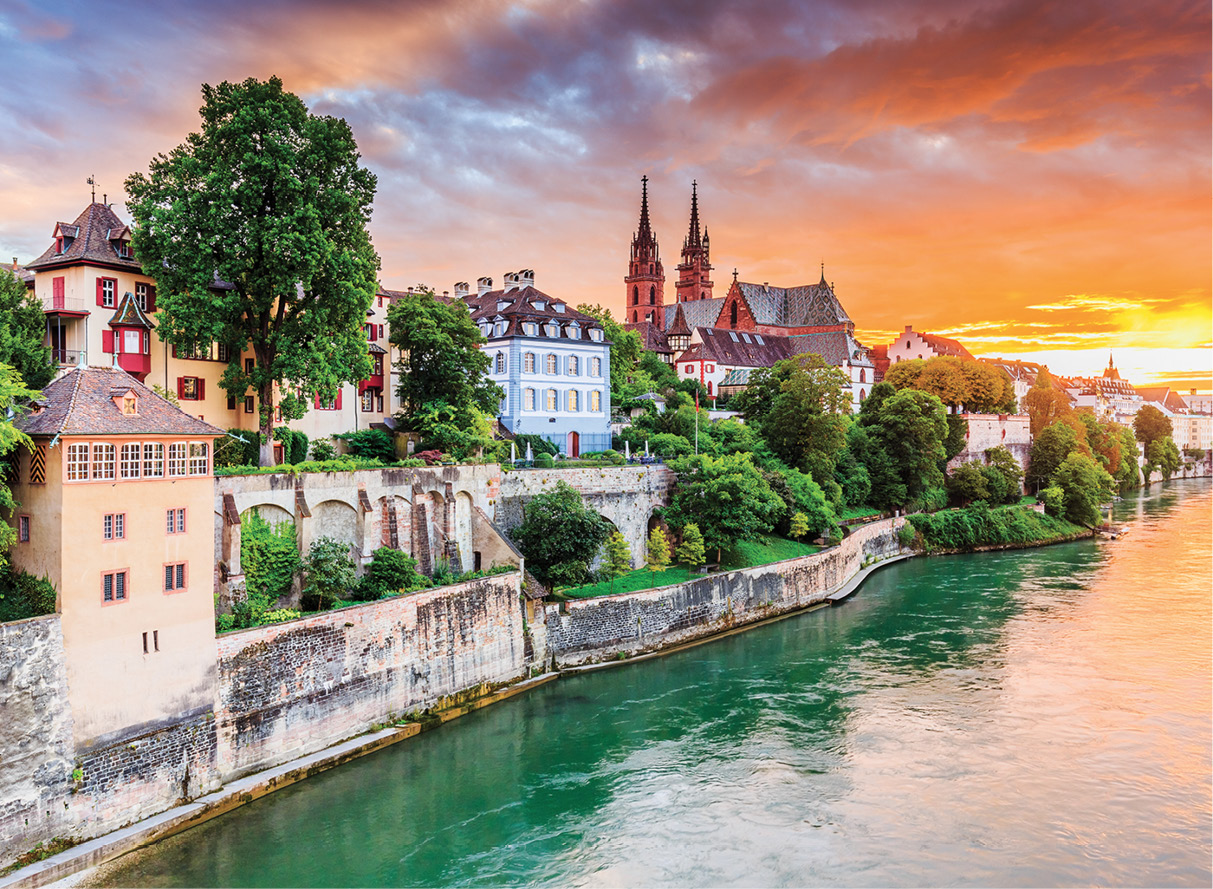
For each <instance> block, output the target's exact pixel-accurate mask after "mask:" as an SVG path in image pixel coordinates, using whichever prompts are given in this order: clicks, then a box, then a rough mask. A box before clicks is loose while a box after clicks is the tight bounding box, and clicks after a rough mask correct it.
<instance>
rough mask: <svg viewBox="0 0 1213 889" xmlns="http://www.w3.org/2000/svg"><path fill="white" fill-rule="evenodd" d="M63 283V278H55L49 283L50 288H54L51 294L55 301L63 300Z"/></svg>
mask: <svg viewBox="0 0 1213 889" xmlns="http://www.w3.org/2000/svg"><path fill="white" fill-rule="evenodd" d="M63 281H64V279H63V278H56V279H55V280H54V281H52V282H51V286H52V287H53V288H54V289H53V291H52V293H53V295H54V297H55V299H56V300H60V301H62V299H63Z"/></svg>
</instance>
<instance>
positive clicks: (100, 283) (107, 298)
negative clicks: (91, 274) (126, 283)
mask: <svg viewBox="0 0 1213 889" xmlns="http://www.w3.org/2000/svg"><path fill="white" fill-rule="evenodd" d="M117 296H118V279H117V278H98V279H97V305H99V306H101V307H102V308H104V309H112V308H113V307H114V306H115V305H116V304H117Z"/></svg>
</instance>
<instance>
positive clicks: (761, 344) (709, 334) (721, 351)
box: [678, 327, 797, 367]
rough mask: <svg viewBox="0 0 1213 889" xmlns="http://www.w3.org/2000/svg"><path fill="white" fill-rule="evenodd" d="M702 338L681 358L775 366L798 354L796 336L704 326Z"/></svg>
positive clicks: (728, 363) (753, 365)
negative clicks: (778, 362)
mask: <svg viewBox="0 0 1213 889" xmlns="http://www.w3.org/2000/svg"><path fill="white" fill-rule="evenodd" d="M696 333H697V334H698V336H699V340H698V341H696V342H693V343H691V345H690V346H689V347H688V348H687V350H686V351H685V352H683V353H682V355H681V356H680V357H679V359H678V360H679V361H688V360H696V361H697V360H699V359H701V358H702V359H703V360H704V361H714V362H716V363H717V364H720V365H723V366H724V367H774V366H775V362H777V361H782V360H783V359H784V358H791V357H792V356H793V355H796V354H797V349H796V346H795V344H794V342H793V340H794V337H790V336H771V335H768V334H755V333H750V332H748V331H739V330H725V329H723V328H712V327H700V328H698V329H697V331H696Z"/></svg>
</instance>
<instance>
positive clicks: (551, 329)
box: [547, 321, 560, 337]
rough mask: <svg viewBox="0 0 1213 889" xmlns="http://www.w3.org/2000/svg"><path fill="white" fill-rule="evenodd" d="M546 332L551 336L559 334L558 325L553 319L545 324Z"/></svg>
mask: <svg viewBox="0 0 1213 889" xmlns="http://www.w3.org/2000/svg"><path fill="white" fill-rule="evenodd" d="M547 333H548V336H551V337H557V336H560V325H559V324H557V323H556V322H555V321H551V322H549V323H548V326H547Z"/></svg>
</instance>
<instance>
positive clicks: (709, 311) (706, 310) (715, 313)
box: [665, 296, 725, 333]
mask: <svg viewBox="0 0 1213 889" xmlns="http://www.w3.org/2000/svg"><path fill="white" fill-rule="evenodd" d="M724 299H725V298H724V297H723V296H721V297H716V298H714V299H693V300H690V301H689V302H681V303H674V304H672V305H668V306H666V307H665V329H666V330H667V331H669V330H670V328H671V327H672V326H673V324H674V316H675V315H676V314H677V313H678V309H679V308H681V309H682V311H683V314H684V315H685V316H686V322H687V333H690V332H691V331H692V330H694V329H695V328H696V327H715V326H716V322H717V321H718V320H719V319H720V310H721V309H723V308H724Z"/></svg>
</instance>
